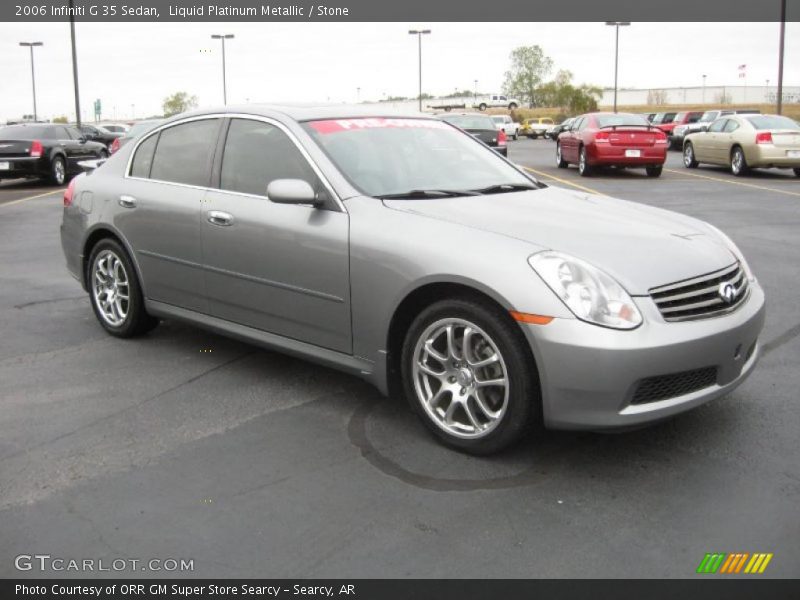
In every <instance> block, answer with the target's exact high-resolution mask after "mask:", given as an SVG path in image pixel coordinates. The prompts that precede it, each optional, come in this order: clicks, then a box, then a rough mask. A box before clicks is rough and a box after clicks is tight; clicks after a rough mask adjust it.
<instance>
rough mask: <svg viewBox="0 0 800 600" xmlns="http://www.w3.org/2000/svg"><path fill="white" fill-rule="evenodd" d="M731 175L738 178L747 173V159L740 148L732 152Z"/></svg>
mask: <svg viewBox="0 0 800 600" xmlns="http://www.w3.org/2000/svg"><path fill="white" fill-rule="evenodd" d="M731 173H733V174H734V175H736V176H739V175H744V174H745V173H747V159H745V157H744V151H743V150H742V149H741V148H740V147H739V146H736V147H734V149H733V150H731Z"/></svg>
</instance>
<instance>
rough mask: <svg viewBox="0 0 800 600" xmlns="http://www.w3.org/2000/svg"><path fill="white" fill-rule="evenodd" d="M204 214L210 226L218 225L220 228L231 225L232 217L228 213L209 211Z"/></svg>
mask: <svg viewBox="0 0 800 600" xmlns="http://www.w3.org/2000/svg"><path fill="white" fill-rule="evenodd" d="M206 214H207V215H208V222H209V223H211V224H212V225H219V226H220V227H230V226H231V225H233V215H232V214H230V213H226V212H222V211H221V210H210V211H208V212H207V213H206Z"/></svg>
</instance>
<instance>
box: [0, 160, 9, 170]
mask: <svg viewBox="0 0 800 600" xmlns="http://www.w3.org/2000/svg"><path fill="white" fill-rule="evenodd" d="M10 170H11V163H10V162H8V161H2V162H0V171H10Z"/></svg>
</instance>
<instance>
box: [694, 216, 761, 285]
mask: <svg viewBox="0 0 800 600" xmlns="http://www.w3.org/2000/svg"><path fill="white" fill-rule="evenodd" d="M706 225H708V226H709V227H710V228H711V229H712V230H714V232H715V233H716V234H717V235H718V236H719V237H720V239H721V240H722V242H723V243H724V244H725V247H727V248H728V250H730V251H731V254H733V255H734V256H735V257H736V258H737V259H738V260H739V262H740V263H741V265H742V268H743V269H744V273H745V275H747V279H748V280H749V281H750V282H751V283H752V282H755V280H756V276H755V275H753V271H752V270H751V269H750V265H749V264H747V261H746V260H745V258H744V254H742V251H741V250H739V247H738V246H737V245H736V244H734V243H733V240H732V239H731V238H729V237H728V236H727V235H725V234H724V233H722V231H720V230H719V229H717V228H716V227H714V226H713V225H712V224H711V223H706Z"/></svg>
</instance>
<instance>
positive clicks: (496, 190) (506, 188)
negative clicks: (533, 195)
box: [471, 183, 540, 194]
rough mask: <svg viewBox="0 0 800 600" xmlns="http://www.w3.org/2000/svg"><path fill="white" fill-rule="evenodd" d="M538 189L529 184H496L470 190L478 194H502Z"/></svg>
mask: <svg viewBox="0 0 800 600" xmlns="http://www.w3.org/2000/svg"><path fill="white" fill-rule="evenodd" d="M538 189H540V188H538V187H536V186H535V185H532V184H530V183H497V184H495V185H490V186H488V187H485V188H480V189H477V190H471V191H473V192H477V193H479V194H502V193H505V192H518V191H520V190H538Z"/></svg>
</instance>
